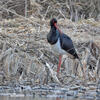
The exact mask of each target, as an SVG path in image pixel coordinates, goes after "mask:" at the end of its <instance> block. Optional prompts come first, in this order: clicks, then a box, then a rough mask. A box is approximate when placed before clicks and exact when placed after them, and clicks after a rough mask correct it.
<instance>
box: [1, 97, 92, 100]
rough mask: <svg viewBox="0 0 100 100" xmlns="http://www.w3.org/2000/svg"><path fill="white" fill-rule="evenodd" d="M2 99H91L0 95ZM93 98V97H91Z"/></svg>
mask: <svg viewBox="0 0 100 100" xmlns="http://www.w3.org/2000/svg"><path fill="white" fill-rule="evenodd" d="M0 100H90V99H79V98H69V97H68V98H67V97H66V98H60V97H35V98H33V97H31V96H25V97H9V96H0ZM91 100H92V99H91Z"/></svg>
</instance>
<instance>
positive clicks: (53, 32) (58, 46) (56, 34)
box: [47, 18, 79, 74]
mask: <svg viewBox="0 0 100 100" xmlns="http://www.w3.org/2000/svg"><path fill="white" fill-rule="evenodd" d="M50 26H51V29H50V32H49V33H48V35H47V40H48V42H49V43H50V44H51V46H52V48H53V50H54V51H55V53H58V54H59V64H58V68H57V74H58V72H59V70H60V67H61V59H62V55H64V54H66V53H69V54H70V55H72V56H73V58H74V59H79V57H78V55H77V53H76V50H75V48H74V45H73V42H72V40H71V38H70V37H69V36H67V35H66V34H64V33H62V32H61V31H60V30H59V28H58V27H57V20H56V19H55V18H53V19H51V21H50Z"/></svg>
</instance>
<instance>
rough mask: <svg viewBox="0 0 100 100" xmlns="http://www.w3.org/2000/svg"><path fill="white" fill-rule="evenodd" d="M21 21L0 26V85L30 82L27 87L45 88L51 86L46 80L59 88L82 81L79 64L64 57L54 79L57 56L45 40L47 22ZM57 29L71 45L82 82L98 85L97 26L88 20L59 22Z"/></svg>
mask: <svg viewBox="0 0 100 100" xmlns="http://www.w3.org/2000/svg"><path fill="white" fill-rule="evenodd" d="M19 17H20V16H19ZM23 18H24V17H23ZM23 18H22V17H21V18H15V19H9V20H5V19H4V20H2V21H1V23H0V26H1V28H0V41H1V42H0V73H1V76H2V77H1V80H0V82H1V84H8V83H9V82H11V81H17V82H23V81H24V80H26V81H30V82H31V83H30V84H46V83H49V82H52V79H51V78H50V77H52V78H53V79H54V81H55V82H58V81H60V82H61V83H62V84H63V85H64V84H69V83H70V82H72V83H73V82H74V79H76V78H77V80H81V81H82V80H83V79H82V72H81V69H80V65H79V62H78V61H73V60H72V59H70V58H69V57H68V55H65V56H64V57H63V63H62V68H61V71H60V75H59V77H58V78H57V77H56V76H55V75H56V73H55V72H56V69H57V63H58V56H57V55H55V54H54V52H53V51H52V49H51V47H50V45H49V44H48V43H47V40H46V35H47V33H48V32H49V28H50V27H49V20H43V21H41V20H40V19H36V18H34V17H30V18H27V19H28V20H27V19H26V18H24V19H23ZM63 22H65V23H63ZM91 23H94V24H96V26H95V25H94V24H91ZM58 25H59V27H60V28H61V29H62V30H63V32H65V33H66V34H67V35H69V36H70V37H71V38H72V39H73V41H74V45H75V48H76V49H77V52H78V54H79V56H80V58H81V60H82V63H83V65H84V71H85V73H86V77H85V80H87V82H89V81H91V82H92V81H98V77H100V76H99V72H100V71H99V69H100V68H99V66H100V65H99V63H100V49H99V47H100V43H99V40H100V37H99V34H100V33H99V32H100V26H99V25H100V24H99V22H94V21H93V20H92V19H90V20H83V21H81V22H78V23H73V22H71V21H69V20H68V19H66V20H59V21H58ZM47 65H48V66H49V67H48V66H47ZM51 69H53V70H51ZM48 72H49V74H48ZM53 73H55V75H54V76H53ZM48 75H49V76H48ZM75 75H76V77H75ZM4 77H5V78H4ZM58 83H59V82H58Z"/></svg>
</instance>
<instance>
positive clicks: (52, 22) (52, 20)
mask: <svg viewBox="0 0 100 100" xmlns="http://www.w3.org/2000/svg"><path fill="white" fill-rule="evenodd" d="M56 23H57V20H56V18H52V19H51V20H50V26H54V25H55V24H56Z"/></svg>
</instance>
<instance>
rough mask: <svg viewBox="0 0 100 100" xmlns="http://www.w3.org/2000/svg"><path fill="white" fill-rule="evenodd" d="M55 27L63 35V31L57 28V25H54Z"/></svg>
mask: <svg viewBox="0 0 100 100" xmlns="http://www.w3.org/2000/svg"><path fill="white" fill-rule="evenodd" d="M54 26H55V28H56V29H58V31H59V32H60V33H62V32H61V30H60V29H59V28H58V26H57V24H56V23H54Z"/></svg>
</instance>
